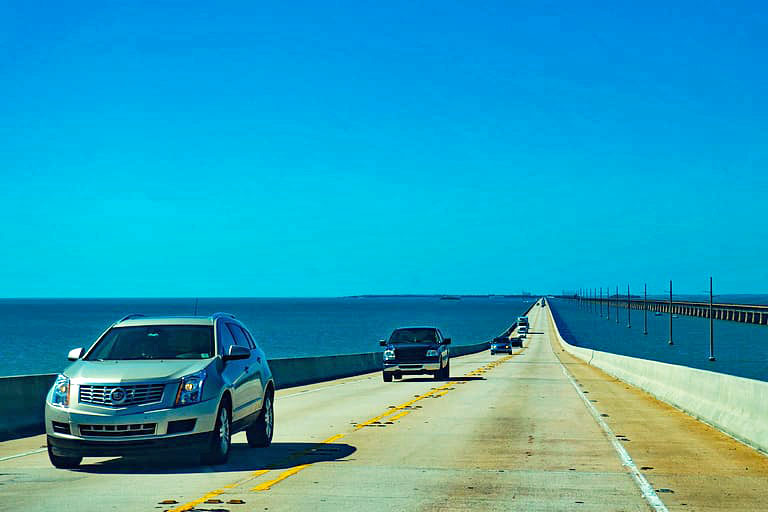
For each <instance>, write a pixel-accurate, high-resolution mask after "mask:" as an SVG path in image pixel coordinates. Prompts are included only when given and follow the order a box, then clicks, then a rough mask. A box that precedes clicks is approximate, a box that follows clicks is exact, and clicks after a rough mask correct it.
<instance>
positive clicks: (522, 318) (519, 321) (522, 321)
mask: <svg viewBox="0 0 768 512" xmlns="http://www.w3.org/2000/svg"><path fill="white" fill-rule="evenodd" d="M521 325H522V326H525V327H526V328H527V327H529V324H528V317H527V316H519V317H517V326H518V327H520V326H521Z"/></svg>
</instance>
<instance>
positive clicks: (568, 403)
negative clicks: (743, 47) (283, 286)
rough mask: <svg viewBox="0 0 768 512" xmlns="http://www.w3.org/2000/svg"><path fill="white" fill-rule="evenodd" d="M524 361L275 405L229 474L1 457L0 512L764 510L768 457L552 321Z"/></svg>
mask: <svg viewBox="0 0 768 512" xmlns="http://www.w3.org/2000/svg"><path fill="white" fill-rule="evenodd" d="M530 318H531V332H530V334H529V337H528V341H527V342H526V344H525V346H524V347H523V348H522V349H520V350H518V351H517V352H516V353H514V354H512V355H508V356H490V354H489V352H488V351H484V352H480V353H476V354H472V355H467V356H464V357H460V358H456V359H454V360H453V361H452V364H451V366H452V375H451V379H450V380H449V381H442V382H440V381H434V380H432V379H431V378H404V379H403V380H402V381H395V382H393V383H384V382H382V378H381V374H380V372H377V373H372V374H364V375H359V376H355V377H349V378H344V379H338V380H334V381H326V382H322V383H317V384H311V385H306V386H300V387H291V388H286V389H283V390H280V391H278V393H277V399H276V404H275V408H276V410H275V414H276V422H277V423H276V433H275V438H274V443H273V445H272V446H271V447H270V448H266V449H257V448H249V447H248V445H247V443H246V441H245V437H244V434H242V433H241V434H238V435H237V436H235V437H234V438H233V443H234V445H233V451H232V455H231V457H230V460H229V463H228V464H226V465H223V466H199V465H198V462H197V457H196V456H195V454H190V456H189V458H184V457H178V458H174V459H169V458H165V457H163V458H158V457H155V458H146V459H130V458H111V459H108V458H103V459H97V458H92V459H85V461H84V463H83V465H82V467H80V468H79V469H77V470H57V469H54V468H53V467H52V466H51V465H50V463H49V461H48V457H47V454H46V452H45V436H34V437H26V438H21V439H15V440H10V441H6V442H3V443H0V510H8V511H11V510H13V511H18V510H24V511H57V512H58V511H99V512H103V511H105V510H119V511H152V510H156V511H183V510H208V511H211V510H227V511H233V512H236V511H243V512H246V511H248V512H251V511H272V512H274V511H289V510H290V511H296V510H311V511H313V512H319V511H339V510H346V511H356V510H365V511H371V510H418V511H464V510H504V511H508V510H525V511H531V510H547V511H550V510H568V511H570V510H584V511H590V512H594V511H640V510H643V511H645V510H711V511H725V510H732V511H747V510H766V509H768V505H767V504H768V485H767V484H768V458H766V457H765V455H763V454H761V453H760V452H759V451H757V450H755V449H753V448H750V447H748V446H746V445H745V444H742V443H740V442H738V441H736V440H734V439H733V438H731V437H729V436H727V435H725V434H724V433H722V432H720V431H719V430H717V429H715V428H713V427H710V426H708V425H706V424H705V423H702V422H700V421H697V420H696V419H694V418H693V417H692V416H690V415H688V414H685V413H683V412H681V411H680V410H678V409H676V408H673V407H671V406H669V405H667V404H666V403H663V402H660V401H658V400H656V399H654V398H652V397H651V396H650V395H648V394H646V393H645V392H643V391H641V390H639V389H637V388H635V387H632V386H631V385H629V384H626V383H624V382H623V381H621V380H618V379H616V378H614V377H611V376H609V375H608V374H606V373H603V372H602V371H601V370H599V369H597V368H595V367H593V366H590V365H588V364H586V363H585V362H583V361H582V360H581V359H577V358H575V357H573V356H572V355H570V353H569V352H567V351H566V350H565V347H564V346H562V344H561V340H560V339H559V337H558V335H557V332H556V330H555V327H554V325H553V321H552V317H551V315H550V313H549V308H546V307H545V308H541V307H536V308H533V310H531V312H530Z"/></svg>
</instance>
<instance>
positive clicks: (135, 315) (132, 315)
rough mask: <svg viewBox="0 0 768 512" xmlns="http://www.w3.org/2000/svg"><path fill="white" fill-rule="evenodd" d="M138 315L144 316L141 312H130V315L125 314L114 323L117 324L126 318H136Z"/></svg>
mask: <svg viewBox="0 0 768 512" xmlns="http://www.w3.org/2000/svg"><path fill="white" fill-rule="evenodd" d="M139 316H144V315H142V314H141V313H131V314H130V315H125V316H124V317H123V318H121V319H120V320H118V321H117V322H116V323H118V324H119V323H120V322H124V321H126V320H130V319H131V318H136V317H139Z"/></svg>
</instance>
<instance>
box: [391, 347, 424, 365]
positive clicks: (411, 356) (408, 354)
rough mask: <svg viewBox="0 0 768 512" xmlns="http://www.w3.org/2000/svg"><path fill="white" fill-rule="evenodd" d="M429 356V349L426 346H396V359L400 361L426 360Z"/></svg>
mask: <svg viewBox="0 0 768 512" xmlns="http://www.w3.org/2000/svg"><path fill="white" fill-rule="evenodd" d="M426 358H427V349H426V348H424V347H396V348H395V359H397V361H398V362H406V363H407V362H409V361H424V360H425V359H426Z"/></svg>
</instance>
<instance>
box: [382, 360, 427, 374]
mask: <svg viewBox="0 0 768 512" xmlns="http://www.w3.org/2000/svg"><path fill="white" fill-rule="evenodd" d="M439 369H440V361H428V362H420V363H397V362H394V363H387V362H385V363H384V372H386V373H400V374H404V375H408V374H421V373H434V372H436V371H438V370H439Z"/></svg>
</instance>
